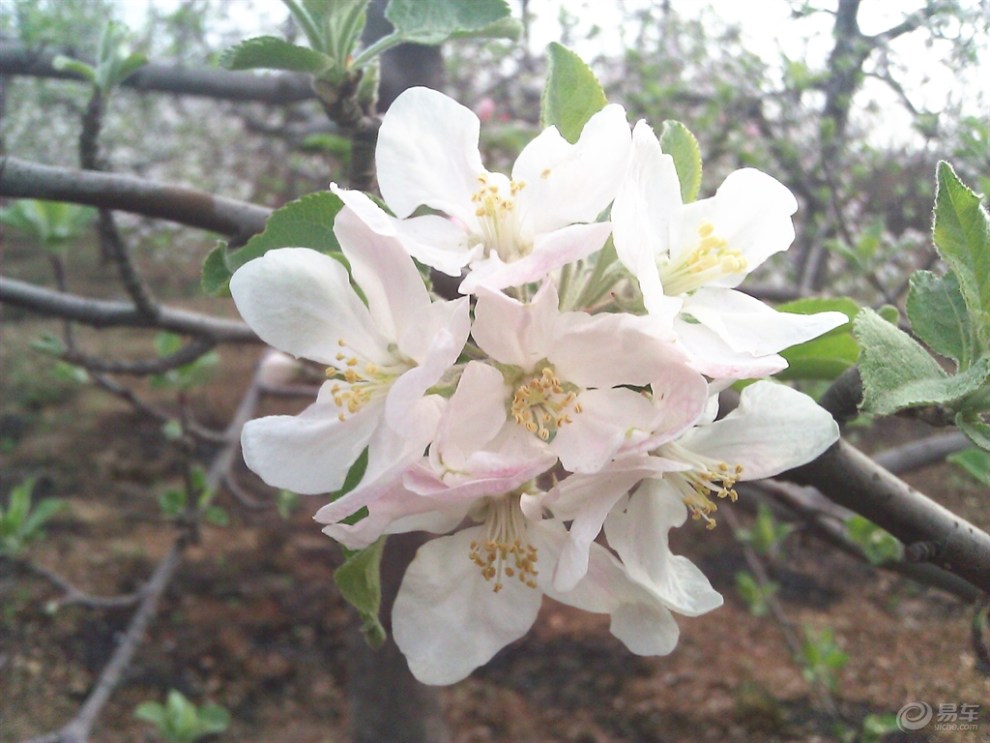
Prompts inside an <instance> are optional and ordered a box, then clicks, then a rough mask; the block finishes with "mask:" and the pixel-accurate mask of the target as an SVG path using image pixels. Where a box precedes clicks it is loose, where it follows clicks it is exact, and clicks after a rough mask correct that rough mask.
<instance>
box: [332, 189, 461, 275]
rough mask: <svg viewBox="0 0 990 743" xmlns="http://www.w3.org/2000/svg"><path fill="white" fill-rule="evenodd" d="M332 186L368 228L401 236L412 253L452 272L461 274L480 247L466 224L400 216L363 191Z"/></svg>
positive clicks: (398, 237) (410, 253)
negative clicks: (472, 242)
mask: <svg viewBox="0 0 990 743" xmlns="http://www.w3.org/2000/svg"><path fill="white" fill-rule="evenodd" d="M330 190H331V191H333V192H334V193H335V194H337V196H339V197H340V199H341V201H343V202H344V204H345V205H346V206H347V207H348V208H349V209H351V210H353V211H354V212H355V213H356V214H357V215H358V216H359V217H360V218H361V221H363V222H364V223H365V224H366V225H368V228H369V229H371V230H372V231H374V232H376V233H377V234H379V235H382V236H384V237H391V238H395V239H397V240H399V242H400V243H402V247H403V248H404V249H405V251H406V252H407V253H409V255H411V256H412V257H413V258H415V259H416V260H418V261H419V262H421V263H425V264H426V265H428V266H432V267H433V268H435V269H437V270H438V271H442V272H443V273H445V274H447V275H449V276H460V275H461V269H462V268H463V267H464V266H465V265H467V263H468V262H469V261H470V260H472V259H473V258H474V257H475V255H476V253H477V250H476V249H472V248H471V247H470V245H469V242H470V241H469V237H468V234H467V232H465V231H464V228H463V227H462V226H459V225H458V224H457V223H455V222H454V221H452V220H450V219H447V218H446V217H441V216H438V215H436V214H428V215H425V216H422V217H409V218H408V219H396V218H395V217H393V216H391V215H389V214H387V213H386V212H385V211H384V210H383V209H382V208H381V207H380V206H378V204H376V203H375V202H374V201H372V200H371V199H370V198H368V196H367V195H366V194H364V193H362V192H361V191H351V190H348V189H344V188H340V187H338V186H337V185H336V184H334V183H331V184H330Z"/></svg>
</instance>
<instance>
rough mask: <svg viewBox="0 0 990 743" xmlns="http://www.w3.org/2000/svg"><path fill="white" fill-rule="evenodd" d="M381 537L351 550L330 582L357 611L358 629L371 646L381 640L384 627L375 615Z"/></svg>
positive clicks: (378, 598) (379, 592)
mask: <svg viewBox="0 0 990 743" xmlns="http://www.w3.org/2000/svg"><path fill="white" fill-rule="evenodd" d="M384 548H385V538H382V539H379V540H378V541H377V542H375V543H374V544H373V545H371V546H370V547H366V548H365V549H363V550H359V551H358V552H355V553H354V554H352V555H351V556H350V557H348V558H347V560H346V561H345V562H344V564H343V565H341V566H340V567H339V568H337V572H335V573H334V574H333V580H334V583H336V584H337V587H338V588H339V589H340V593H341V594H342V595H343V597H344V598H345V599H347V601H348V603H350V604H351V605H352V606H353V607H354V608H355V609H357V611H358V613H359V614H360V615H361V619H362V620H363V625H362V627H361V631H362V632H363V633H364V635H365V639H366V640H367V641H368V644H369V645H371V646H372V647H380V646H381V644H382V643H383V642H384V641H385V628H384V627H383V626H382V623H381V620H380V619H379V618H378V611H379V609H380V608H381V602H382V583H381V561H382V552H383V551H384Z"/></svg>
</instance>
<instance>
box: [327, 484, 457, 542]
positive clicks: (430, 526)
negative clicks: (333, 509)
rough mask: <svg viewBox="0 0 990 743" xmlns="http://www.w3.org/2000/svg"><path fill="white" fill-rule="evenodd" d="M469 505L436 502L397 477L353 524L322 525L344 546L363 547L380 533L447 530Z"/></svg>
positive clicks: (452, 527)
mask: <svg viewBox="0 0 990 743" xmlns="http://www.w3.org/2000/svg"><path fill="white" fill-rule="evenodd" d="M470 508H471V503H470V502H466V503H461V504H458V503H453V504H452V503H438V502H437V501H433V500H431V499H429V498H423V497H421V496H417V495H412V494H411V493H409V492H408V491H407V490H405V488H404V487H403V486H402V482H401V480H397V481H394V482H392V483H391V487H390V488H388V489H387V490H385V491H384V492H383V493H382V495H381V496H380V497H378V498H376V499H375V500H374V501H372V502H371V503H369V504H368V515H367V516H366V517H365V518H363V519H361V520H360V521H358V522H357V523H356V524H345V523H336V524H330V525H329V526H326V527H324V529H323V533H324V534H326V535H327V536H329V537H331V538H332V539H335V540H336V541H338V542H340V543H341V544H343V545H344V546H345V547H347V548H348V549H363V548H365V547H368V546H370V545H371V544H373V543H374V542H375V541H376V540H377V539H378V538H379V537H381V536H382V535H383V534H406V533H408V532H411V531H426V532H430V533H432V534H443V533H445V532H448V531H451V530H453V529H455V528H456V527H457V525H458V524H460V523H461V521H463V520H464V517H465V516H467V512H468V510H469V509H470ZM317 516H319V513H317ZM316 520H317V521H320V520H321V519H320V518H317V519H316Z"/></svg>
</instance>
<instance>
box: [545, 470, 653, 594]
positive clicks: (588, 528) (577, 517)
mask: <svg viewBox="0 0 990 743" xmlns="http://www.w3.org/2000/svg"><path fill="white" fill-rule="evenodd" d="M664 461H665V460H658V459H655V458H652V457H642V456H640V457H634V458H627V459H625V460H624V461H622V462H618V463H616V464H615V465H613V466H612V467H609V468H608V470H607V471H603V472H599V473H597V474H592V475H581V474H574V475H571V476H570V477H568V478H566V479H565V480H564V481H563V482H561V483H560V484H558V485H557V486H556V487H555V488H554V492H553V494H552V495H551V496H550V497H548V498H547V499H546V500H545V501H544V504H545V505H548V506H549V507H550V509H551V511H553V514H554V516H555V517H556V518H558V519H561V520H565V521H567V520H569V521H571V522H572V523H571V528H570V530H569V532H568V535H567V541H566V543H565V544H564V546H563V548H562V549H561V550H559V552H560V561H559V562H558V563H557V566H556V569H555V570H554V574H553V587H554V589H555V590H557V591H570V590H571V589H573V588H574V586H575V585H577V582H578V581H579V580H581V579H582V578H583V577H584V575H585V574H586V573H587V571H588V555H589V549H590V548H591V544H592V542H594V540H595V537H597V536H598V533H599V532H600V531H601V529H602V524H603V523H604V521H605V517H606V516H607V515H608V512H609V511H610V510H611V509H612V507H613V506H614V505H615V504H616V503H617V502H618V501H619V500H620V499H621V498H622V497H623V496H624V495H625V494H626V493H628V492H629V489H630V488H632V487H633V486H635V485H636V483H638V482H639V481H640V480H642V479H643V478H644V477H650V476H657V475H659V474H661V473H662V467H663V464H662V463H663V462H664Z"/></svg>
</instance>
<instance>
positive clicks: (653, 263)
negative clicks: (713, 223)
mask: <svg viewBox="0 0 990 743" xmlns="http://www.w3.org/2000/svg"><path fill="white" fill-rule="evenodd" d="M680 207H681V186H680V181H679V180H678V178H677V170H676V168H675V167H674V159H673V158H672V157H671V156H670V155H665V154H663V153H662V152H661V151H660V142H659V141H658V140H657V137H656V135H655V134H654V133H653V130H652V129H651V128H650V126H649V124H647V123H646V122H645V121H640V122H638V123H637V124H636V127H635V128H634V129H633V143H632V157H631V158H630V160H629V171H628V173H627V174H626V177H625V179H624V180H623V182H622V185H621V186H620V188H619V191H618V193H617V194H616V197H615V203H614V204H612V212H611V220H612V238H613V240H614V242H615V252H616V253H617V254H618V256H619V260H620V261H622V263H623V265H624V266H625V267H626V268H628V269H629V271H630V272H632V274H633V275H634V276H635V277H636V278H637V279H638V280H639V283H640V287H641V289H642V291H643V296H644V298H645V297H647V296H655V295H662V294H663V289H662V287H661V286H660V278H659V273H658V271H657V258H659V257H661V256H666V255H667V251H668V250H669V247H670V234H669V233H670V216H671V214H672V213H674V212H675V211H676V210H677V209H679V208H680Z"/></svg>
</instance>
